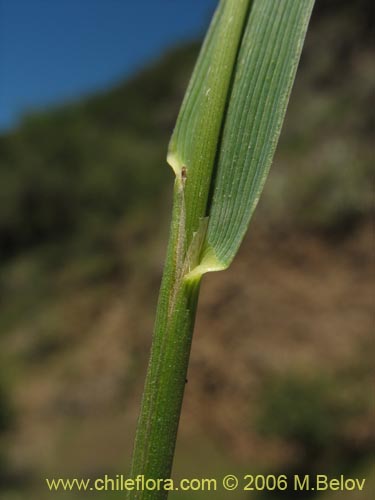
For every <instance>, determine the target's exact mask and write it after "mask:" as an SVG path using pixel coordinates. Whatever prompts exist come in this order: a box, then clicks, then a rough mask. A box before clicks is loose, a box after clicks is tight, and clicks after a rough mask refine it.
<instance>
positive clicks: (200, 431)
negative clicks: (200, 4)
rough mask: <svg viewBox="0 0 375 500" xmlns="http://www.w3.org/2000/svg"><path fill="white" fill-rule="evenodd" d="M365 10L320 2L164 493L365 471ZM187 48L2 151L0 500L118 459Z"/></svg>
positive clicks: (217, 304)
mask: <svg viewBox="0 0 375 500" xmlns="http://www.w3.org/2000/svg"><path fill="white" fill-rule="evenodd" d="M338 5H340V7H338ZM372 8H373V7H372V3H370V2H367V1H361V2H356V3H355V4H353V2H336V1H331V2H321V3H320V4H319V2H318V7H317V9H316V12H315V14H314V19H313V22H312V28H311V31H310V33H309V36H308V39H307V43H306V50H305V51H304V54H303V58H302V62H301V66H300V71H299V74H298V77H297V81H296V85H295V89H294V92H293V94H292V99H291V102H290V107H289V110H288V115H287V120H286V123H285V127H284V131H283V134H282V138H281V141H280V147H279V149H278V153H277V156H276V159H275V162H274V166H273V168H272V172H271V175H270V179H269V181H268V183H267V186H266V190H265V193H264V196H263V197H262V200H261V203H260V206H259V209H258V211H257V213H256V215H255V217H254V221H253V223H252V231H251V232H250V234H249V237H248V238H247V239H246V241H245V242H244V245H243V246H242V249H241V252H240V255H239V256H238V258H237V259H236V261H235V263H234V265H233V268H231V269H230V270H228V271H227V272H225V273H219V274H217V275H213V276H209V277H207V278H206V279H205V281H204V284H203V290H202V299H203V300H202V303H201V305H200V308H199V315H198V324H197V332H196V335H195V340H194V343H193V352H192V363H191V368H190V371H189V382H188V384H187V390H186V400H185V403H184V410H183V417H182V422H181V436H180V441H179V444H178V450H177V457H178V458H177V463H176V468H175V473H176V475H180V476H189V475H190V476H194V475H195V476H202V475H207V476H209V475H210V474H211V475H213V476H215V475H218V474H221V473H222V472H225V473H228V472H230V471H231V470H233V469H234V470H245V471H246V470H247V472H249V470H248V469H249V468H250V469H251V470H255V469H256V470H264V471H266V472H271V471H284V470H286V471H296V468H298V470H301V471H315V470H322V469H324V470H327V473H328V472H332V473H342V471H349V472H353V471H359V472H360V473H361V474H365V475H366V474H367V472H368V467H369V465H368V464H369V452H370V450H371V447H372V446H373V443H374V438H375V436H374V431H373V426H371V413H372V410H371V406H370V398H369V393H370V387H371V386H370V379H371V349H370V346H371V334H372V328H373V322H372V306H373V304H372V300H371V291H372V289H373V266H372V263H373V261H372V259H373V241H372V234H371V228H370V224H371V217H372V210H373V206H372V196H373V193H372V185H371V176H370V168H371V166H372V162H373V159H372V158H373V145H372V137H373V132H374V121H373V113H372V107H373V106H372V100H371V98H372V97H371V95H372V89H373V86H374V83H375V71H374V65H373V60H374V55H375V54H374V52H375V50H374V47H373V46H372V45H371V44H370V42H369V30H370V26H369V21H368V19H369V17H370V11H371V9H372ZM197 49H198V45H197V44H191V45H187V46H183V47H178V48H175V49H173V50H171V51H170V52H169V53H167V54H165V55H164V56H163V57H162V58H161V59H160V60H159V61H154V62H153V63H152V64H151V65H150V66H149V67H147V68H145V69H144V70H143V71H141V72H140V73H139V74H137V75H135V76H134V77H133V78H132V79H131V80H130V81H127V82H124V83H123V84H121V85H119V86H118V87H116V88H114V89H112V90H110V91H108V92H106V93H104V94H99V95H94V96H91V97H90V98H88V99H86V100H84V101H82V102H77V103H72V104H70V105H67V106H64V107H61V108H58V109H55V110H50V111H46V112H43V113H40V114H35V115H31V116H29V117H25V119H24V121H23V123H22V125H21V126H20V127H19V128H18V129H17V130H14V131H12V132H11V133H9V134H6V135H3V136H1V137H0V165H1V168H0V201H1V206H2V210H1V212H0V242H1V246H0V256H1V261H2V266H1V270H0V366H1V370H0V498H1V499H4V500H16V499H18V498H20V499H21V498H30V499H31V500H33V499H34V498H35V499H37V498H38V500H40V499H44V498H49V496H48V492H47V491H45V488H44V483H43V481H44V478H45V477H46V476H48V475H49V476H53V475H55V476H63V475H64V476H65V475H71V476H74V477H77V476H80V475H82V476H95V475H98V474H104V473H114V472H117V471H119V470H122V469H123V467H125V466H126V463H127V461H128V460H129V454H130V447H131V442H132V439H133V430H134V426H135V419H136V415H137V411H138V403H139V399H140V394H141V388H142V383H143V377H144V372H145V365H146V362H147V356H148V351H149V346H150V335H151V331H152V323H153V314H154V310H155V302H156V297H157V290H158V286H159V282H160V275H161V268H162V262H163V258H164V251H165V245H166V236H167V231H168V210H169V208H170V197H171V183H172V180H173V176H172V172H171V171H170V169H169V167H168V166H167V165H166V163H165V155H166V148H167V144H168V139H169V136H170V133H171V130H172V127H173V124H174V121H175V117H176V114H177V112H178V108H179V105H180V102H181V99H182V96H183V93H184V89H185V87H186V83H187V80H188V78H189V75H190V72H191V69H192V66H193V64H194V60H195V58H196V54H197ZM275 415H278V419H277V420H276V419H275V418H274V416H275ZM202 471H204V473H203V472H202ZM258 497H259V498H260V496H258ZM55 498H58V497H57V496H56V497H55ZM63 498H68V496H67V495H66V494H65V495H63ZM69 498H81V497H80V496H79V495H77V496H69ZM171 498H174V497H173V496H172V497H171ZM176 498H185V497H183V495H182V494H181V495H179V496H178V497H176ZM195 498H197V499H198V500H199V498H200V497H199V496H198V495H197V496H196V497H195ZM234 498H235V496H234ZM237 498H245V497H240V496H238V497H237ZM253 498H255V497H253ZM272 498H276V496H273V497H272ZM300 498H301V497H300ZM363 498H370V497H363Z"/></svg>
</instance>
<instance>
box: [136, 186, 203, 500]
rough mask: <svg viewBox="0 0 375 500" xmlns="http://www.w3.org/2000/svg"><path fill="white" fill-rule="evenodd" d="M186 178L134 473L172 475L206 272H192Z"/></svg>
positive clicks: (157, 499) (157, 494)
mask: <svg viewBox="0 0 375 500" xmlns="http://www.w3.org/2000/svg"><path fill="white" fill-rule="evenodd" d="M184 224H185V200H184V179H183V178H179V177H177V178H176V182H175V194H174V208H173V216H172V224H171V234H170V239H169V245H168V252H167V259H166V263H165V268H164V274H163V280H162V285H161V290H160V295H159V303H158V308H157V314H156V320H155V329H154V335H153V341H152V349H151V357H150V362H149V366H148V371H147V376H146V382H145V388H144V393H143V400H142V406H141V412H140V417H139V420H138V426H137V432H136V438H135V445H134V451H133V459H132V466H131V472H130V477H131V478H136V477H137V476H138V475H143V476H144V477H145V479H148V478H152V479H167V478H169V477H170V474H171V469H172V462H173V456H174V449H175V444H176V437H177V429H178V423H179V418H180V412H181V405H182V399H183V393H184V388H185V381H186V373H187V368H188V362H189V356H190V347H191V341H192V335H193V329H194V321H195V313H196V307H197V301H198V295H199V287H200V280H201V278H200V276H199V277H196V278H194V279H192V280H186V279H184V276H185V274H186V271H187V269H186V254H187V249H186V245H185V241H184V238H185V227H184ZM167 495H168V492H167V491H164V490H162V491H131V492H128V496H127V498H128V499H129V500H140V499H142V500H146V499H151V498H152V499H153V500H162V499H165V498H167Z"/></svg>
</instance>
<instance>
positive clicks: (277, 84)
mask: <svg viewBox="0 0 375 500" xmlns="http://www.w3.org/2000/svg"><path fill="white" fill-rule="evenodd" d="M313 4H314V0H298V1H296V0H280V1H277V2H275V0H254V1H253V3H252V6H251V12H250V15H249V19H248V22H247V27H246V31H245V33H244V35H243V39H242V43H241V48H240V51H239V54H238V59H237V63H236V67H235V69H234V70H235V72H236V75H235V79H234V83H233V88H232V92H231V95H230V98H229V106H228V111H227V114H226V117H225V125H224V130H223V136H222V141H221V150H220V154H219V158H218V164H217V173H216V179H215V187H214V194H213V199H212V202H211V206H210V210H209V218H210V219H209V225H208V231H207V240H206V247H205V251H204V256H203V259H202V263H201V266H200V272H207V271H210V270H219V269H225V268H226V267H228V266H229V264H230V263H231V262H232V260H233V258H234V256H235V254H236V253H237V251H238V248H239V246H240V244H241V241H242V239H243V237H244V235H245V232H246V230H247V227H248V224H249V221H250V218H251V216H252V214H253V212H254V209H255V207H256V204H257V202H258V199H259V196H260V194H261V191H262V189H263V186H264V183H265V180H266V177H267V175H268V171H269V168H270V165H271V162H272V159H273V155H274V152H275V148H276V144H277V140H278V137H279V134H280V131H281V126H282V122H283V119H284V116H285V111H286V107H287V103H288V99H289V95H290V91H291V87H292V83H293V81H294V77H295V73H296V69H297V65H298V61H299V58H300V54H301V50H302V45H303V41H304V38H305V33H306V30H307V25H308V21H309V18H310V15H311V11H312V7H313Z"/></svg>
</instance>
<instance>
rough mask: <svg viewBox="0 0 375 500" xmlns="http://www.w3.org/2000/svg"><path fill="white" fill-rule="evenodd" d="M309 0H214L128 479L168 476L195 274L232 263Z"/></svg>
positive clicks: (196, 75) (180, 151) (269, 150)
mask: <svg viewBox="0 0 375 500" xmlns="http://www.w3.org/2000/svg"><path fill="white" fill-rule="evenodd" d="M313 4H314V0H298V1H296V0H280V1H275V0H252V1H251V0H221V1H220V2H219V5H218V8H217V10H216V12H215V15H214V17H213V20H212V22H211V25H210V28H209V30H208V33H207V36H206V38H205V41H204V43H203V46H202V49H201V52H200V55H199V57H198V60H197V63H196V66H195V69H194V72H193V75H192V78H191V81H190V83H189V86H188V89H187V92H186V95H185V98H184V101H183V103H182V107H181V110H180V113H179V116H178V119H177V123H176V126H175V129H174V132H173V135H172V138H171V141H170V145H169V151H168V163H169V164H170V165H171V167H172V169H173V171H174V174H175V183H174V203H173V213H172V223H171V230H170V239H169V244H168V250H167V257H166V262H165V268H164V274H163V279H162V284H161V289H160V295H159V302H158V307H157V314H156V320H155V329H154V335H153V341H152V350H151V357H150V362H149V366H148V371H147V377H146V383H145V389H144V394H143V401H142V407H141V413H140V417H139V421H138V427H137V432H136V439H135V445H134V451H133V459H132V466H131V473H130V476H131V477H136V476H137V475H144V476H145V478H146V479H167V478H169V477H170V474H171V469H172V463H173V456H174V450H175V443H176V437H177V429H178V422H179V417H180V412H181V405H182V399H183V393H184V387H185V380H186V373H187V368H188V361H189V355H190V348H191V341H192V335H193V329H194V320H195V315H196V309H197V302H198V295H199V288H200V283H201V279H202V276H203V275H204V274H205V273H208V272H210V271H219V270H224V269H226V268H227V267H228V266H229V265H230V263H231V262H232V260H233V259H234V257H235V255H236V253H237V251H238V248H239V246H240V244H241V241H242V239H243V237H244V234H245V232H246V230H247V227H248V224H249V221H250V218H251V216H252V214H253V212H254V209H255V207H256V204H257V202H258V199H259V196H260V194H261V191H262V189H263V186H264V183H265V180H266V177H267V174H268V171H269V168H270V165H271V162H272V158H273V155H274V152H275V148H276V144H277V140H278V137H279V134H280V130H281V126H282V123H283V119H284V116H285V111H286V107H287V103H288V99H289V95H290V92H291V88H292V84H293V81H294V77H295V73H296V69H297V65H298V61H299V58H300V54H301V50H302V46H303V41H304V38H305V34H306V30H307V25H308V22H309V18H310V15H311V10H312V8H313ZM167 495H168V491H167V490H165V489H160V490H159V491H147V490H146V491H131V492H129V493H128V499H131V500H135V499H142V500H145V499H154V500H161V499H165V498H167Z"/></svg>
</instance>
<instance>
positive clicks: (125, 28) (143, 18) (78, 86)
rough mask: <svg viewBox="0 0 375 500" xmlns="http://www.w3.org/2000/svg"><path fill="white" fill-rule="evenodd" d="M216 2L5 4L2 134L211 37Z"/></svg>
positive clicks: (0, 44) (35, 0)
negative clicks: (27, 117)
mask: <svg viewBox="0 0 375 500" xmlns="http://www.w3.org/2000/svg"><path fill="white" fill-rule="evenodd" d="M216 4H217V0H138V1H137V0H0V68H1V70H0V130H3V131H4V130H6V129H9V128H11V127H14V126H15V125H17V123H18V121H19V119H20V118H21V117H22V115H24V114H25V113H27V112H29V111H31V110H37V109H40V108H45V107H48V106H51V105H53V106H54V105H58V104H60V103H63V102H65V101H69V100H72V99H79V98H80V97H82V96H84V95H86V94H89V93H92V92H96V91H98V90H101V89H105V88H106V87H108V86H111V85H114V84H115V83H116V82H118V81H121V80H122V79H124V78H125V77H127V76H129V75H130V74H131V73H132V72H134V71H136V69H137V68H139V67H142V66H143V65H144V64H146V63H147V61H149V60H152V59H153V58H155V57H157V56H158V55H159V54H161V53H162V52H163V51H164V50H165V49H167V48H168V47H170V46H172V45H173V44H175V43H178V42H181V41H184V40H189V39H192V38H195V37H197V36H200V35H202V34H203V33H204V31H205V29H206V27H207V24H208V22H209V19H210V17H211V15H212V12H213V10H214V7H215V6H216Z"/></svg>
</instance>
